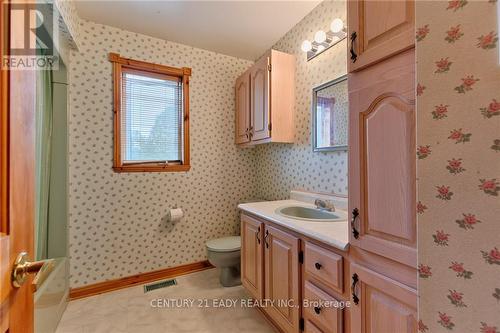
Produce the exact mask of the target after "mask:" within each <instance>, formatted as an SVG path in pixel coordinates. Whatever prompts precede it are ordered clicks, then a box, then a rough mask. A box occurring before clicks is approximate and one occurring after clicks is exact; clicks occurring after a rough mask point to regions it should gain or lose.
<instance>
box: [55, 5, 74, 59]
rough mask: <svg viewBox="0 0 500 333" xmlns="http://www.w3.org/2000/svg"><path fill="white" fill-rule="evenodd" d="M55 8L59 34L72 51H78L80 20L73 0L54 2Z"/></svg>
mask: <svg viewBox="0 0 500 333" xmlns="http://www.w3.org/2000/svg"><path fill="white" fill-rule="evenodd" d="M54 3H55V5H56V7H57V8H58V10H59V13H60V14H61V16H60V21H62V22H59V26H60V32H61V33H62V34H63V35H64V38H65V39H66V40H67V41H68V44H69V46H70V47H71V48H73V49H78V47H79V42H80V18H79V17H78V13H77V12H76V8H75V3H74V0H55V1H54Z"/></svg>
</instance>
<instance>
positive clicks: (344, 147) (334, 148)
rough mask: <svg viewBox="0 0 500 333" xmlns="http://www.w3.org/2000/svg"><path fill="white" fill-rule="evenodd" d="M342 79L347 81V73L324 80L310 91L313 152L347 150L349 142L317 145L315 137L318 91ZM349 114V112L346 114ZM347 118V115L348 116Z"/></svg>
mask: <svg viewBox="0 0 500 333" xmlns="http://www.w3.org/2000/svg"><path fill="white" fill-rule="evenodd" d="M343 81H347V74H344V75H342V76H340V77H338V78H336V79H334V80H331V81H328V82H325V83H323V84H321V85H319V86H317V87H314V88H313V92H312V108H311V113H312V126H311V128H312V132H311V134H312V147H313V151H314V152H327V151H347V150H349V143H348V144H347V145H342V146H341V145H339V146H331V147H318V143H317V139H316V106H317V95H318V91H320V90H323V89H325V88H327V87H330V86H333V85H336V84H338V83H341V82H343ZM348 116H349V114H348ZM348 119H349V117H348ZM347 139H348V140H349V133H348V134H347Z"/></svg>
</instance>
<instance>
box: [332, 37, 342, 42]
mask: <svg viewBox="0 0 500 333" xmlns="http://www.w3.org/2000/svg"><path fill="white" fill-rule="evenodd" d="M339 39H340V38H338V37H337V36H333V37H332V43H336V42H338V41H339Z"/></svg>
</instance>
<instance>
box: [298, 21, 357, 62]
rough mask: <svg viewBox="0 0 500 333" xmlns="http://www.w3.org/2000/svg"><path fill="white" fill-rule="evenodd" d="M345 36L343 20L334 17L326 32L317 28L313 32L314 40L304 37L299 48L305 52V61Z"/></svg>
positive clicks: (345, 30)
mask: <svg viewBox="0 0 500 333" xmlns="http://www.w3.org/2000/svg"><path fill="white" fill-rule="evenodd" d="M346 37H347V29H346V27H345V26H344V21H342V19H340V18H336V19H334V20H333V21H332V23H331V24H330V30H329V31H328V32H325V31H323V30H318V31H317V32H316V33H315V34H314V40H313V41H312V42H311V41H309V40H307V39H306V40H305V41H303V42H302V45H301V47H300V48H301V49H302V51H303V52H305V53H306V54H307V61H309V60H311V59H312V58H314V57H316V56H317V55H319V54H320V53H322V52H324V51H325V50H328V49H329V48H330V47H332V46H333V45H335V44H337V43H339V42H340V41H342V40H344V39H345V38H346Z"/></svg>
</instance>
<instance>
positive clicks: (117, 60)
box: [109, 53, 191, 172]
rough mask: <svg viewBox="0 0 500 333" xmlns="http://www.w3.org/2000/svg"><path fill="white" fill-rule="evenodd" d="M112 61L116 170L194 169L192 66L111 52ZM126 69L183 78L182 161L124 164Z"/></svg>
mask: <svg viewBox="0 0 500 333" xmlns="http://www.w3.org/2000/svg"><path fill="white" fill-rule="evenodd" d="M109 61H110V62H111V63H112V64H113V96H114V98H113V113H114V148H113V156H114V160H113V170H114V171H115V172H185V171H188V170H189V169H190V168H191V165H190V155H189V77H190V76H191V68H188V67H182V68H176V67H170V66H164V65H159V64H153V63H149V62H145V61H139V60H133V59H128V58H123V57H120V55H119V54H117V53H110V54H109ZM125 70H131V71H133V70H137V71H140V72H142V73H143V74H144V75H148V74H150V75H151V76H156V77H158V76H165V75H167V76H170V77H176V78H180V79H181V80H182V89H183V91H182V93H183V96H184V97H183V98H184V101H183V105H184V110H183V111H184V122H183V125H184V128H183V130H184V138H183V150H184V151H183V156H184V159H183V162H182V163H168V164H164V163H154V162H146V163H129V164H127V163H123V161H122V158H121V147H122V146H121V114H122V110H121V97H122V96H121V87H122V72H123V71H125Z"/></svg>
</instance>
